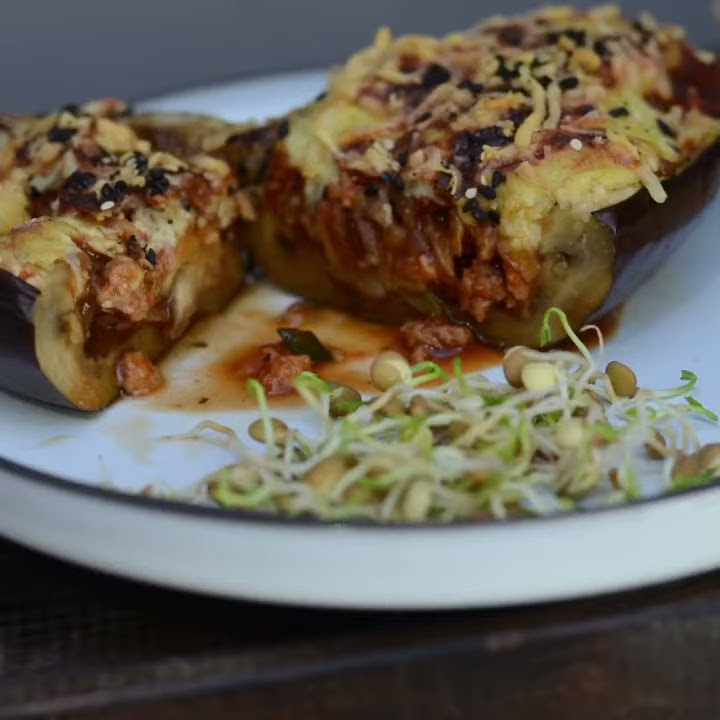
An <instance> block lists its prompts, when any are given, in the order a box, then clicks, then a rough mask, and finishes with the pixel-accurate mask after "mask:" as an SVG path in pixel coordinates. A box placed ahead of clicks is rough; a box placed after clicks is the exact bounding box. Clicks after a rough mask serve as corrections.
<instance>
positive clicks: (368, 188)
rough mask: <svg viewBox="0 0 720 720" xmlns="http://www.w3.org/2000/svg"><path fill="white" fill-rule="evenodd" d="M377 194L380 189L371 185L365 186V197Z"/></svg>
mask: <svg viewBox="0 0 720 720" xmlns="http://www.w3.org/2000/svg"><path fill="white" fill-rule="evenodd" d="M379 192H380V188H379V187H378V186H377V185H375V184H373V183H370V185H366V186H365V195H367V197H375V195H377V194H378V193H379Z"/></svg>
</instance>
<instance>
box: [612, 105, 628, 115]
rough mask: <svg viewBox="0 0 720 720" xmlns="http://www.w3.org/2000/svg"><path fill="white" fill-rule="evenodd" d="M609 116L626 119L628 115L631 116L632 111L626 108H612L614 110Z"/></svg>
mask: <svg viewBox="0 0 720 720" xmlns="http://www.w3.org/2000/svg"><path fill="white" fill-rule="evenodd" d="M609 114H610V115H611V116H612V117H615V118H619V117H625V116H626V115H629V114H630V111H629V110H628V109H627V108H626V107H622V106H618V107H614V108H612V110H610V111H609Z"/></svg>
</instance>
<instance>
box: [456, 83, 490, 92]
mask: <svg viewBox="0 0 720 720" xmlns="http://www.w3.org/2000/svg"><path fill="white" fill-rule="evenodd" d="M458 87H459V88H460V89H461V90H469V91H470V92H471V93H472V94H473V95H479V94H480V93H481V92H483V90H485V86H484V85H483V84H482V83H476V82H473V81H472V80H463V81H462V82H461V83H459V84H458Z"/></svg>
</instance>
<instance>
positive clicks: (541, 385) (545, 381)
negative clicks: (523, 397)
mask: <svg viewBox="0 0 720 720" xmlns="http://www.w3.org/2000/svg"><path fill="white" fill-rule="evenodd" d="M520 379H521V380H522V384H523V385H524V387H525V389H526V390H550V388H553V387H555V385H557V382H558V374H557V370H556V369H555V366H554V365H553V364H552V363H549V362H545V361H542V360H541V361H537V360H531V361H530V362H527V363H525V366H524V367H523V369H522V370H521V372H520Z"/></svg>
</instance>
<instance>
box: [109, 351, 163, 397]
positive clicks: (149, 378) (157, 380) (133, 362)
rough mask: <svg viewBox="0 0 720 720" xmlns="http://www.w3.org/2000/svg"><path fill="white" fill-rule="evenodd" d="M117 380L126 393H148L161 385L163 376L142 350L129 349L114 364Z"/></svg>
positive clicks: (138, 394) (134, 394)
mask: <svg viewBox="0 0 720 720" xmlns="http://www.w3.org/2000/svg"><path fill="white" fill-rule="evenodd" d="M115 375H116V377H117V382H118V385H119V386H120V388H121V389H122V391H123V392H124V393H125V394H126V395H132V396H134V397H138V396H142V395H149V394H150V393H152V392H154V391H155V390H158V389H159V388H161V387H162V385H163V382H164V380H163V376H162V374H161V372H160V370H158V368H157V367H155V365H153V363H152V362H151V361H150V359H149V358H148V356H147V355H145V353H143V352H138V351H131V352H126V353H123V355H121V357H120V359H119V360H118V362H117V365H116V366H115Z"/></svg>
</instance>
